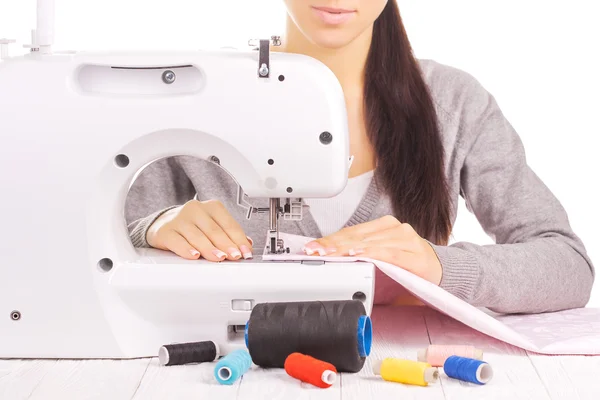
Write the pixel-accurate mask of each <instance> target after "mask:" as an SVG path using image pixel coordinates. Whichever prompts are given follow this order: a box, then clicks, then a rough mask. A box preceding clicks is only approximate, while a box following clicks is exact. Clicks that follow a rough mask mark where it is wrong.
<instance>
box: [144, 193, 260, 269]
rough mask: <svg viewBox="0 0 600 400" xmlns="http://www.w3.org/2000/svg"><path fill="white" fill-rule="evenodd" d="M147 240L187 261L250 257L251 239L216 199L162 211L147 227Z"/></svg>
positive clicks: (194, 202) (150, 243)
mask: <svg viewBox="0 0 600 400" xmlns="http://www.w3.org/2000/svg"><path fill="white" fill-rule="evenodd" d="M146 241H147V242H148V244H149V245H150V246H152V247H154V248H156V249H160V250H169V251H172V252H173V253H175V254H177V255H178V256H180V257H183V258H186V259H189V260H195V259H198V258H200V257H202V258H205V259H207V260H209V261H223V260H225V259H227V260H239V259H240V258H242V257H244V258H246V259H247V258H252V240H251V239H250V238H249V237H247V236H246V234H245V233H244V231H243V230H242V227H241V226H240V225H239V224H238V223H237V221H236V220H235V219H234V218H233V217H232V216H231V214H230V213H229V212H228V211H227V209H226V208H225V206H224V205H223V204H222V203H221V202H219V201H216V200H209V201H202V202H201V201H198V200H191V201H188V202H187V203H186V204H184V205H183V206H180V207H177V208H173V209H171V210H169V211H167V212H165V213H164V214H162V215H161V216H160V217H159V218H158V219H157V220H156V221H154V223H153V224H152V225H151V226H150V228H149V229H148V231H147V233H146Z"/></svg>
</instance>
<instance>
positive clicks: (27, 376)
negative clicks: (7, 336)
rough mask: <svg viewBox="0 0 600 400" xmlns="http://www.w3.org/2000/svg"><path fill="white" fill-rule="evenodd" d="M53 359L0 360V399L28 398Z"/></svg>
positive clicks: (49, 368)
mask: <svg viewBox="0 0 600 400" xmlns="http://www.w3.org/2000/svg"><path fill="white" fill-rule="evenodd" d="M55 364H56V361H55V360H0V399H7V400H9V399H10V400H22V399H28V398H29V397H30V396H31V394H32V393H33V391H34V390H35V389H36V387H37V386H38V385H39V384H40V382H41V381H42V379H43V378H44V376H46V374H47V373H48V372H49V371H50V370H51V369H52V367H53V366H54V365H55Z"/></svg>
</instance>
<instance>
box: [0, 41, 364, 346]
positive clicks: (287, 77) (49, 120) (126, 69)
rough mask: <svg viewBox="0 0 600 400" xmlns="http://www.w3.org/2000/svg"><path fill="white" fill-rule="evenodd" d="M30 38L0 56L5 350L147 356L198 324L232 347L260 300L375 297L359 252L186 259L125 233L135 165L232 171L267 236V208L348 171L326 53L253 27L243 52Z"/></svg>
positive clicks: (0, 321)
mask: <svg viewBox="0 0 600 400" xmlns="http://www.w3.org/2000/svg"><path fill="white" fill-rule="evenodd" d="M34 37H35V35H34ZM50 37H51V35H50ZM5 42H6V43H9V41H8V40H6V41H5ZM2 43H4V42H2ZM6 43H5V44H4V45H3V46H5V45H6ZM36 46H37V45H35V43H34V45H32V46H30V47H31V49H32V50H31V52H30V53H29V54H27V55H24V56H19V57H10V56H9V55H8V52H7V51H6V47H5V48H4V50H3V60H2V61H1V62H0V124H1V127H0V140H1V143H2V146H0V187H1V188H2V196H0V209H2V210H4V211H3V218H2V221H3V226H4V229H3V230H2V233H1V238H0V258H1V260H2V265H1V267H0V332H2V335H1V337H2V340H1V341H0V357H1V358H11V357H15V358H131V357H147V356H156V354H157V351H158V349H159V347H160V346H162V345H164V344H168V343H176V342H188V341H200V340H213V341H215V342H217V343H218V345H219V347H220V348H221V349H222V350H223V351H224V352H229V351H231V350H234V349H236V348H239V347H242V346H244V340H243V334H244V329H243V328H244V325H245V324H246V321H247V320H248V318H249V316H250V312H251V309H252V307H253V306H254V305H255V304H256V303H260V302H274V301H276V302H282V301H310V300H340V299H351V298H352V297H353V296H355V294H356V293H359V294H364V296H360V297H362V298H366V300H365V307H366V309H367V310H368V312H370V310H371V307H372V299H373V288H374V266H373V265H372V264H369V263H362V262H361V263H326V264H321V263H314V264H313V263H302V262H274V261H261V260H260V258H257V259H255V260H244V261H239V262H223V263H210V262H207V261H205V260H199V261H188V260H183V259H181V258H179V257H177V256H176V255H174V254H171V253H169V252H162V251H159V250H155V249H136V248H134V247H133V246H132V244H131V241H130V240H129V236H128V231H127V225H126V222H125V219H124V215H123V211H124V204H125V199H126V196H127V193H128V189H129V187H130V185H131V183H132V182H133V181H134V179H135V176H136V175H137V173H139V171H141V170H142V169H143V168H144V167H145V166H147V165H149V164H150V163H152V162H153V161H156V160H159V159H162V158H164V157H170V156H176V155H188V156H192V157H198V158H201V159H205V160H207V161H210V162H218V163H219V165H220V166H221V167H222V168H223V169H225V170H226V171H228V173H229V174H230V175H231V176H232V177H233V178H234V179H235V180H236V181H237V182H238V183H239V186H240V188H241V189H242V190H241V191H240V195H239V200H240V204H241V205H242V206H244V205H245V204H246V203H245V201H244V199H245V198H269V199H271V202H270V204H271V207H270V209H268V210H257V209H252V207H250V208H249V209H248V215H249V217H250V218H251V217H252V214H253V213H255V212H269V213H270V215H272V216H273V219H272V224H271V228H272V229H270V230H269V232H265V234H268V235H271V236H270V237H274V238H275V239H276V240H277V219H278V218H280V217H283V218H301V215H302V208H300V209H298V208H297V206H298V204H300V203H299V202H298V200H299V199H302V198H305V197H331V196H334V195H336V194H337V193H339V192H340V191H341V190H343V188H344V187H345V185H346V181H347V173H348V168H349V163H350V160H351V158H350V157H349V142H348V131H347V130H348V128H347V117H346V109H345V102H344V96H343V93H342V90H341V87H340V85H339V82H338V81H337V79H336V77H335V76H334V75H333V73H332V72H331V71H330V70H329V69H328V68H327V67H325V66H324V65H323V64H321V63H320V62H318V61H316V60H314V59H312V58H309V57H305V56H301V55H295V54H283V53H276V52H270V53H269V52H268V46H266V47H265V41H261V46H260V47H259V48H258V49H256V50H248V51H237V50H222V51H195V52H156V53H152V52H130V53H117V52H107V53H86V52H75V53H57V52H53V51H52V49H51V46H50V45H49V44H48V43H46V44H45V45H44V47H42V46H37V47H36ZM40 49H43V51H41V50H40ZM265 66H266V67H267V74H265V73H264V72H265V68H264V67H265ZM261 71H262V72H261ZM275 157H276V158H277V160H278V162H277V164H276V166H273V165H270V164H269V163H268V160H269V159H272V158H275ZM306 176H319V179H306ZM246 196H247V197H246ZM284 248H285V244H284V243H283V244H282V243H277V249H278V251H284ZM270 250H271V251H273V250H274V249H273V248H272V247H271V249H270Z"/></svg>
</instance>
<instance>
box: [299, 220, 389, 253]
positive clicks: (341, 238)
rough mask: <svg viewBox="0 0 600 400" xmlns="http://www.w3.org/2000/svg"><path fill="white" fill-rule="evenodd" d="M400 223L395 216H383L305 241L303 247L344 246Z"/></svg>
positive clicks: (310, 248)
mask: <svg viewBox="0 0 600 400" xmlns="http://www.w3.org/2000/svg"><path fill="white" fill-rule="evenodd" d="M400 225H401V223H400V222H399V221H398V220H397V219H396V218H394V217H392V216H385V217H382V218H379V219H376V220H373V221H369V222H365V223H363V224H358V225H354V226H350V227H346V228H343V229H341V230H340V231H338V232H336V233H334V234H332V235H328V236H325V237H323V238H320V239H317V240H314V241H311V242H309V243H307V244H306V245H305V248H306V249H307V250H313V252H316V251H318V249H319V248H327V247H330V248H332V247H339V246H344V245H346V244H348V243H350V242H352V241H357V240H363V239H364V238H365V237H368V236H369V235H371V234H373V233H375V232H379V231H383V230H387V229H392V228H395V227H398V226H400Z"/></svg>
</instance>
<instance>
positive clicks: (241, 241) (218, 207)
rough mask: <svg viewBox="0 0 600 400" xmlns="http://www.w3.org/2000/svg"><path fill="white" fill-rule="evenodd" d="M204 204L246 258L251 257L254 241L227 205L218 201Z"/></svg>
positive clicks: (209, 213)
mask: <svg viewBox="0 0 600 400" xmlns="http://www.w3.org/2000/svg"><path fill="white" fill-rule="evenodd" d="M203 204H204V209H205V210H206V212H207V213H208V215H210V216H211V217H212V219H213V220H214V221H215V222H216V223H217V225H219V226H220V227H221V229H222V230H223V232H225V234H226V235H227V236H228V237H229V239H231V241H232V242H233V243H235V244H236V245H237V247H238V248H239V249H240V251H241V252H242V255H243V256H244V258H251V257H252V250H251V248H252V242H251V241H250V240H249V238H248V236H246V234H245V233H244V230H243V228H242V226H241V225H240V224H239V223H238V222H237V221H236V220H235V218H233V216H232V215H231V214H230V213H229V211H227V209H226V208H225V206H224V205H223V204H222V203H221V202H218V201H212V202H206V203H203Z"/></svg>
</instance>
